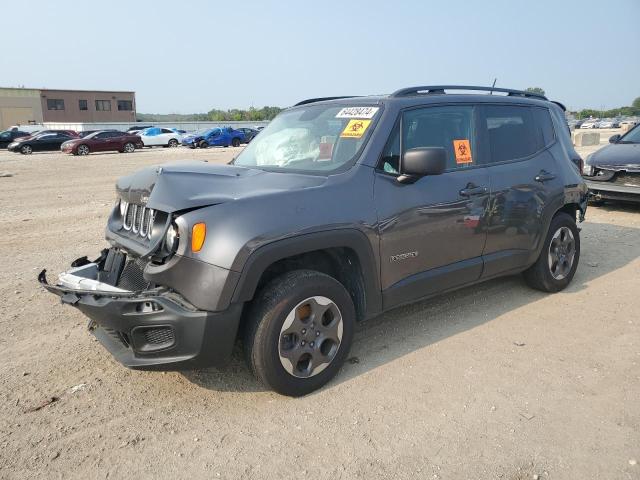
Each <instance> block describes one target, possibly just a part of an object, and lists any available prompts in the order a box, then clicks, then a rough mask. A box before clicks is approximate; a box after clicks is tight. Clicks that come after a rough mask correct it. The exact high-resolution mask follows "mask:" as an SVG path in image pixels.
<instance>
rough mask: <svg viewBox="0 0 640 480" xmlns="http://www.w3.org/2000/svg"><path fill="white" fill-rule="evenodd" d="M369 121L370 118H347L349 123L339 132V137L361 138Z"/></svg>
mask: <svg viewBox="0 0 640 480" xmlns="http://www.w3.org/2000/svg"><path fill="white" fill-rule="evenodd" d="M370 123H371V120H358V119H352V120H349V123H347V126H346V127H344V130H343V131H342V133H341V134H340V138H361V137H362V135H364V132H366V131H367V128H369V124H370Z"/></svg>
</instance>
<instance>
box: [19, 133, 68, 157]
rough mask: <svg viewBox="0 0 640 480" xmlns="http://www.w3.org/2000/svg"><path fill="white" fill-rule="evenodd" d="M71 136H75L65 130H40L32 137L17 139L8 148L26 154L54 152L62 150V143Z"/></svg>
mask: <svg viewBox="0 0 640 480" xmlns="http://www.w3.org/2000/svg"><path fill="white" fill-rule="evenodd" d="M71 138H74V137H72V136H71V135H70V134H68V133H64V132H40V133H36V134H35V135H33V136H30V137H22V138H17V139H15V140H14V142H13V143H10V144H9V145H8V146H7V150H9V151H11V152H20V153H22V154H25V155H28V154H30V153H33V152H54V151H57V150H60V145H62V144H63V143H64V142H66V141H67V140H69V139H71Z"/></svg>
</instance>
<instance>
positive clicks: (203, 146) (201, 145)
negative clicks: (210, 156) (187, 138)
mask: <svg viewBox="0 0 640 480" xmlns="http://www.w3.org/2000/svg"><path fill="white" fill-rule="evenodd" d="M198 146H199V147H200V148H209V144H208V143H207V142H206V141H205V140H202V141H201V142H200V143H199V144H198Z"/></svg>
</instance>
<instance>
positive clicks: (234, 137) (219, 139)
mask: <svg viewBox="0 0 640 480" xmlns="http://www.w3.org/2000/svg"><path fill="white" fill-rule="evenodd" d="M243 141H244V133H242V132H240V131H238V130H234V129H233V128H229V127H224V128H209V129H207V130H200V131H199V132H195V133H192V134H190V135H189V134H187V135H185V136H184V137H182V145H184V146H185V147H189V148H209V147H228V146H229V145H232V146H234V147H238V146H240V144H241V143H242V142H243Z"/></svg>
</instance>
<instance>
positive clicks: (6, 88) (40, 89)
mask: <svg viewBox="0 0 640 480" xmlns="http://www.w3.org/2000/svg"><path fill="white" fill-rule="evenodd" d="M0 90H31V91H33V90H36V91H39V92H94V93H133V94H135V93H136V92H135V91H133V90H76V89H73V88H67V89H65V88H29V87H0Z"/></svg>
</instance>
